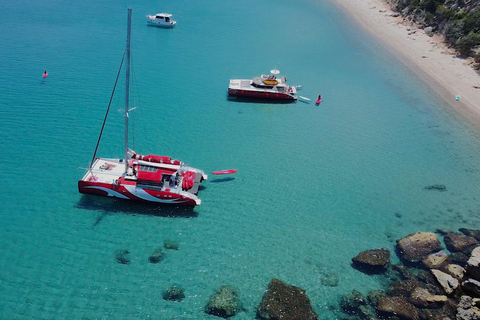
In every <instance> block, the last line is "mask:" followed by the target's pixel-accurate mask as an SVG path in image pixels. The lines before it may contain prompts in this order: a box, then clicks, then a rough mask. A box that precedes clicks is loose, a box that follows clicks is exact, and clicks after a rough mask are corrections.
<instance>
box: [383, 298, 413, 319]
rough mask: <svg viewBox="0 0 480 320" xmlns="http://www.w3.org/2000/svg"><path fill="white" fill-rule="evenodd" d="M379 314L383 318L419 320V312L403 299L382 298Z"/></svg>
mask: <svg viewBox="0 0 480 320" xmlns="http://www.w3.org/2000/svg"><path fill="white" fill-rule="evenodd" d="M377 312H378V314H379V315H382V316H387V317H391V316H398V317H399V318H400V319H408V320H417V319H419V317H418V311H417V309H416V308H415V307H414V306H413V305H412V304H411V303H409V302H408V301H407V300H406V299H404V298H401V297H387V298H382V299H380V301H379V302H378V306H377Z"/></svg>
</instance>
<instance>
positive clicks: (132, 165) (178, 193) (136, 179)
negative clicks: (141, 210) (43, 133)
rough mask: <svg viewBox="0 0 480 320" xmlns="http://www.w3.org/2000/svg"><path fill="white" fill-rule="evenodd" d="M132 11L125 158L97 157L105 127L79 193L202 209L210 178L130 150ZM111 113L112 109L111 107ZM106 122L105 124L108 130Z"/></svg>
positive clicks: (168, 160) (178, 163) (163, 158)
mask: <svg viewBox="0 0 480 320" xmlns="http://www.w3.org/2000/svg"><path fill="white" fill-rule="evenodd" d="M131 10H132V9H130V8H129V9H128V29H127V31H128V32H127V46H126V52H125V60H126V64H127V65H126V81H125V82H126V89H125V114H124V118H125V128H124V129H125V135H124V149H125V150H124V151H125V156H124V157H123V158H119V159H117V158H97V157H96V153H97V149H98V144H99V143H100V138H101V136H102V132H103V127H102V130H101V131H100V137H99V138H98V142H97V147H96V148H95V152H94V154H93V157H92V161H91V164H90V166H89V168H88V170H87V172H86V173H85V175H84V176H83V178H82V179H81V180H80V181H78V191H79V192H80V193H85V194H94V195H99V196H106V197H115V198H120V199H127V200H133V201H146V202H154V203H158V204H173V205H185V206H197V205H200V204H201V203H202V201H201V200H200V199H199V198H198V197H197V193H198V190H199V186H200V183H201V182H202V181H204V180H207V178H208V176H207V175H206V174H205V172H203V171H202V170H200V169H196V168H193V167H190V166H188V165H186V164H184V163H183V162H181V161H178V160H174V159H172V158H170V157H168V156H158V155H146V156H143V155H140V154H137V153H135V152H134V151H133V150H131V149H130V148H129V147H128V141H129V140H128V118H129V116H128V114H129V112H130V111H132V110H133V109H135V108H132V109H129V107H128V106H129V91H130V31H131ZM122 64H123V61H122ZM119 74H120V73H119ZM117 77H118V76H117ZM117 80H118V78H117ZM114 92H115V91H114ZM112 96H113V95H112ZM108 109H110V105H109V107H108ZM108 109H107V115H108ZM106 119H107V116H105V120H106ZM105 120H104V123H103V125H104V126H105ZM155 138H156V137H155Z"/></svg>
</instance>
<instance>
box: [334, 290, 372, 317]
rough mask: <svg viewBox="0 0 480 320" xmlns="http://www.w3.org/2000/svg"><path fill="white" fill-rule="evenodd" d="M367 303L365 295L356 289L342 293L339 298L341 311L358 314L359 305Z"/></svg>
mask: <svg viewBox="0 0 480 320" xmlns="http://www.w3.org/2000/svg"><path fill="white" fill-rule="evenodd" d="M366 303H367V300H366V299H365V297H364V296H363V295H362V294H361V293H360V292H359V291H357V290H353V291H352V292H350V293H348V294H346V295H344V296H343V297H342V299H340V308H342V310H343V312H345V313H348V314H358V313H359V309H360V306H363V305H365V304H366Z"/></svg>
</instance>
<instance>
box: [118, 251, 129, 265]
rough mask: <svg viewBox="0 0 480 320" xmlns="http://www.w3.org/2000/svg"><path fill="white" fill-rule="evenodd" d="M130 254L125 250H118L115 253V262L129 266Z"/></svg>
mask: <svg viewBox="0 0 480 320" xmlns="http://www.w3.org/2000/svg"><path fill="white" fill-rule="evenodd" d="M129 254H130V251H128V250H126V249H122V250H118V251H117V252H116V253H115V261H117V262H118V263H121V264H130V258H129V257H128V255H129Z"/></svg>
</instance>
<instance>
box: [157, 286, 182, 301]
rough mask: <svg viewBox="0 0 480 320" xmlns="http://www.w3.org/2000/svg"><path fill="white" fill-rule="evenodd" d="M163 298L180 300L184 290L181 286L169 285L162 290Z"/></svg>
mask: <svg viewBox="0 0 480 320" xmlns="http://www.w3.org/2000/svg"><path fill="white" fill-rule="evenodd" d="M162 296H163V300H170V301H182V300H183V299H184V298H185V290H184V289H183V288H182V287H178V286H171V287H169V288H167V289H165V290H164V291H163V294H162Z"/></svg>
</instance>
